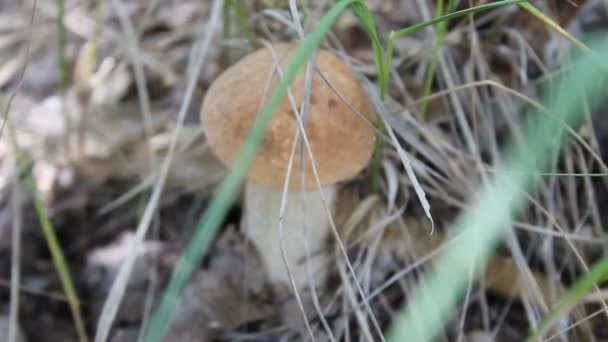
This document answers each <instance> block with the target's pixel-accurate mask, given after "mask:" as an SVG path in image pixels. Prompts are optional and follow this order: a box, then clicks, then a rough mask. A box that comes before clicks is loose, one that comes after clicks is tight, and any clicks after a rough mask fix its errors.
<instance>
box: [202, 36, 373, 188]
mask: <svg viewBox="0 0 608 342" xmlns="http://www.w3.org/2000/svg"><path fill="white" fill-rule="evenodd" d="M294 48H295V46H293V45H289V44H275V45H273V49H274V50H275V53H276V55H277V58H278V60H279V61H280V63H281V68H282V70H285V67H286V63H287V61H288V57H289V54H290V53H291V52H292V51H293V50H294ZM316 62H317V67H318V68H319V70H321V71H322V73H323V75H324V76H325V78H326V79H327V80H328V81H329V83H330V84H331V85H332V86H333V87H334V88H335V89H337V90H338V92H339V93H340V94H341V95H342V97H343V98H344V99H346V101H348V103H349V104H350V105H351V106H352V107H353V108H354V109H355V110H356V111H357V112H358V113H360V114H361V115H362V116H364V117H365V118H366V119H367V120H368V121H369V122H368V123H366V122H364V120H363V119H362V118H361V117H360V116H359V115H357V114H356V113H355V112H353V111H352V110H351V109H350V108H349V106H347V105H346V104H345V103H343V101H342V100H341V99H340V97H338V95H336V94H335V93H334V91H333V90H332V89H331V88H330V86H329V85H327V84H326V83H325V81H324V80H323V79H322V77H321V76H320V74H319V73H318V72H317V71H315V73H314V77H313V82H312V93H311V98H310V110H309V114H308V119H307V123H306V134H307V137H308V141H309V143H310V147H311V150H312V153H313V156H314V160H315V166H316V168H317V171H318V173H319V177H320V180H321V184H322V185H328V184H333V183H336V182H339V181H341V180H346V179H349V178H352V177H354V176H355V175H356V174H357V173H359V172H360V171H361V169H362V168H363V167H364V166H365V165H366V164H367V162H368V161H369V159H370V157H371V154H372V151H373V146H374V139H375V137H374V130H373V129H372V127H371V126H370V123H371V124H372V125H373V123H374V122H375V113H374V110H373V107H372V106H371V103H370V102H369V99H368V97H367V95H366V93H365V91H364V90H363V88H362V86H361V84H360V83H359V81H358V80H357V79H356V77H355V75H354V74H353V73H352V72H351V70H350V69H349V67H348V66H347V65H346V64H345V63H344V62H342V60H340V58H338V56H336V55H335V54H333V53H332V52H330V51H327V50H319V51H318V52H317V56H316ZM305 70H306V68H301V69H300V71H299V72H298V74H297V76H296V78H295V80H294V81H293V83H292V85H291V91H292V93H293V95H294V99H295V101H296V104H297V106H298V108H299V106H300V104H301V102H302V97H303V94H304V83H305V81H304V80H305V77H306V76H305V74H306V72H305ZM273 71H275V63H274V59H273V57H272V55H271V52H270V51H269V49H268V48H262V49H260V50H257V51H255V52H253V53H251V54H249V55H247V56H245V57H244V58H242V59H241V60H240V61H238V62H237V63H235V64H234V65H232V66H231V67H230V68H229V69H227V70H226V71H224V72H223V73H222V74H221V75H220V76H219V77H218V78H217V79H216V80H215V81H214V82H213V84H212V85H211V87H210V88H209V89H208V91H207V94H206V96H205V100H204V101H203V106H202V110H201V113H200V115H201V123H202V125H203V129H204V131H205V134H206V136H207V140H208V142H209V144H210V145H211V147H212V148H213V149H214V150H215V152H216V154H217V155H218V157H219V158H220V159H221V160H222V161H223V162H224V163H225V164H227V165H231V164H232V163H233V162H234V160H235V159H236V158H237V156H238V154H239V151H240V149H241V146H242V144H243V142H244V141H245V139H246V137H247V135H248V134H249V131H250V130H251V128H252V127H253V124H254V121H255V119H256V117H257V115H258V113H259V110H260V109H261V108H262V106H263V104H264V103H265V101H266V100H267V99H268V98H269V97H270V95H271V94H272V92H273V91H274V89H275V88H276V86H277V85H278V82H279V75H278V73H277V72H274V74H273V78H272V81H271V84H270V87H269V88H268V89H265V88H266V83H267V80H268V77H269V75H270V74H269V73H270V72H273ZM294 115H295V114H294V112H293V111H292V108H291V105H290V103H289V99H288V98H287V96H285V97H284V98H283V100H282V102H281V104H280V105H279V107H278V108H277V110H276V111H275V113H274V116H273V117H272V119H271V120H270V122H269V123H268V126H267V128H266V131H265V134H264V137H263V140H262V143H261V144H260V145H259V147H258V150H257V154H256V155H255V156H254V160H253V162H252V163H251V165H250V168H249V170H248V174H247V178H248V180H249V181H251V182H255V183H258V184H261V185H266V186H269V187H272V188H275V189H281V188H282V187H283V183H284V179H285V175H286V171H287V167H288V163H289V158H290V154H291V148H292V144H293V139H294V134H295V130H296V129H297V127H298V126H297V125H298V124H297V121H296V118H295V116H294ZM299 145H300V143H298V150H297V151H299V147H300V146H299ZM304 164H305V167H304V173H305V175H304V179H305V188H306V189H307V190H312V189H316V186H317V185H316V184H317V183H316V181H315V177H314V173H313V169H312V164H311V161H310V158H309V155H308V153H307V151H306V150H305V151H304ZM299 184H300V154H299V153H298V152H296V155H295V157H294V163H293V167H292V172H291V179H290V190H292V191H295V190H299V189H300V186H299Z"/></svg>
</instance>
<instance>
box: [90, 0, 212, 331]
mask: <svg viewBox="0 0 608 342" xmlns="http://www.w3.org/2000/svg"><path fill="white" fill-rule="evenodd" d="M222 6H223V1H222V0H216V1H215V2H214V3H213V7H212V10H211V15H210V19H209V23H208V25H206V26H205V27H204V28H203V30H204V31H203V32H205V34H204V35H203V36H204V38H203V42H202V44H200V45H199V44H196V47H198V48H199V49H200V50H199V51H200V52H199V53H195V54H192V56H196V61H194V62H193V64H192V65H193V68H192V69H193V70H195V71H196V72H193V73H190V78H189V79H188V84H187V88H186V94H185V95H184V100H183V101H182V104H181V107H180V109H179V112H178V119H177V124H176V129H175V132H174V133H173V135H172V136H171V142H170V144H169V151H168V152H167V156H166V157H165V160H164V161H163V163H162V165H161V169H160V172H158V173H157V174H158V179H157V182H156V184H155V185H154V188H153V191H152V195H151V196H150V200H149V201H148V203H147V205H146V208H145V210H144V213H143V215H142V218H141V220H140V221H139V224H138V225H137V230H136V234H135V240H134V243H133V246H131V250H130V251H129V254H128V255H127V257H126V258H125V260H124V261H123V263H122V265H121V267H120V269H119V271H118V274H117V276H116V278H115V279H114V283H113V284H112V287H111V288H110V292H109V294H108V297H107V298H106V302H105V303H104V307H103V309H102V312H101V315H100V317H99V320H98V323H97V333H96V335H95V342H106V341H107V340H108V337H109V335H110V329H111V328H112V324H113V322H114V318H115V317H116V313H117V311H118V308H119V306H120V303H121V301H122V297H123V296H124V293H125V290H126V286H127V284H128V282H129V277H130V275H131V270H132V269H133V265H134V263H135V258H136V256H137V255H138V253H139V250H140V248H141V245H142V242H143V240H144V238H145V236H146V235H147V232H148V229H149V227H150V223H151V221H152V218H153V217H154V212H155V210H156V208H157V206H158V202H159V200H160V195H161V193H162V191H163V189H164V186H165V181H166V178H167V174H168V173H169V169H170V167H171V162H172V160H173V154H174V152H175V148H176V146H177V141H178V136H179V134H180V133H181V129H182V126H183V123H184V120H185V118H186V113H187V108H188V107H189V105H190V101H191V99H192V95H193V93H194V88H195V85H196V81H197V77H196V76H195V75H198V74H199V73H198V70H200V69H201V67H202V65H203V62H204V60H205V57H206V55H207V52H208V50H209V49H208V47H209V45H210V44H211V39H212V38H213V36H214V34H215V31H216V29H217V26H218V22H219V17H220V16H221V11H222ZM155 324H156V325H158V324H161V325H162V324H164V325H166V324H168V321H166V320H165V321H163V322H158V321H154V320H152V321H151V325H155ZM148 328H150V325H149V326H148ZM144 341H147V340H146V339H144Z"/></svg>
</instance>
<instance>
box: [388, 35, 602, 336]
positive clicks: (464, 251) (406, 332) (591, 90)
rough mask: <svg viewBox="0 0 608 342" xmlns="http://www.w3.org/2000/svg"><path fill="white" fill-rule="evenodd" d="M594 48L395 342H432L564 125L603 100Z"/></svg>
mask: <svg viewBox="0 0 608 342" xmlns="http://www.w3.org/2000/svg"><path fill="white" fill-rule="evenodd" d="M592 46H594V47H597V51H598V54H597V55H596V54H590V53H587V54H583V55H582V57H579V58H576V59H575V60H576V62H575V64H574V68H573V69H572V70H569V71H568V74H567V75H565V77H564V78H562V81H564V80H567V83H568V85H569V86H567V87H564V86H563V85H562V86H561V87H559V88H557V93H556V94H555V95H556V96H554V97H552V99H553V100H554V101H553V103H551V105H550V109H551V113H553V116H554V117H555V118H556V119H557V120H543V116H542V115H541V114H540V113H535V114H536V115H534V116H531V117H530V118H531V121H530V123H529V124H528V125H526V127H525V128H526V129H525V131H524V132H525V135H524V137H526V141H527V142H528V144H527V145H526V149H525V150H522V149H521V148H517V147H516V146H515V145H510V147H509V149H508V150H507V154H506V159H505V167H506V168H507V169H516V170H522V171H525V172H522V173H518V174H497V175H496V177H495V179H494V180H493V181H492V182H489V183H488V184H487V185H485V186H484V187H483V188H482V189H481V191H480V192H479V194H478V196H477V198H476V200H475V202H474V203H473V204H472V206H471V207H470V210H467V211H466V212H465V213H464V214H463V215H462V216H461V217H460V218H459V219H458V220H457V221H456V223H455V227H454V231H455V232H456V233H460V234H463V235H464V239H459V241H458V243H455V244H454V245H451V246H450V247H449V249H448V250H447V251H446V252H445V253H444V254H443V255H442V256H441V257H440V258H439V259H438V260H437V262H436V263H435V265H434V268H433V269H432V270H431V271H429V273H427V274H426V275H425V276H424V277H423V279H422V280H421V282H420V285H419V286H418V288H417V289H416V291H414V293H413V296H412V297H411V298H410V299H409V301H408V306H407V307H406V308H405V309H404V310H403V312H401V313H400V314H399V316H397V318H396V320H395V322H394V323H393V326H392V328H391V331H390V335H389V339H390V340H391V341H403V340H405V339H413V340H415V341H430V340H432V339H433V337H434V336H436V335H437V333H438V332H439V331H440V329H441V328H442V326H443V325H444V324H445V323H446V322H448V321H449V320H450V318H451V314H452V312H453V310H454V309H455V307H456V305H457V302H458V301H459V298H460V296H461V293H462V291H463V289H464V286H465V283H466V281H467V278H468V269H469V267H471V265H475V266H478V267H479V266H481V265H482V264H483V260H485V259H487V256H488V255H489V253H490V251H491V250H492V248H493V246H495V245H496V244H497V242H498V240H499V239H500V238H501V236H502V235H503V234H504V231H505V228H506V226H507V224H508V223H509V222H510V220H511V216H512V215H513V214H515V213H516V212H517V211H518V209H520V208H521V207H522V205H523V204H524V203H525V198H524V196H523V194H524V192H525V191H524V190H526V189H529V188H530V187H531V186H533V185H535V181H538V177H535V176H533V174H534V173H535V172H536V171H537V169H539V168H544V166H545V165H546V164H547V162H548V158H549V157H550V156H551V155H552V153H548V152H550V151H551V150H552V149H554V148H556V147H559V146H560V145H561V141H556V137H559V138H560V139H561V138H563V136H564V134H561V133H562V130H563V127H562V126H561V124H560V123H559V122H567V123H569V124H571V125H572V126H574V127H576V126H577V125H578V123H580V122H581V119H582V118H581V114H580V110H578V109H579V108H580V104H581V102H582V101H583V99H584V100H588V101H589V103H590V104H595V103H596V102H597V100H598V99H599V97H600V96H599V94H598V90H599V88H598V87H597V79H598V72H601V71H604V69H603V67H605V66H604V65H602V64H601V63H602V61H601V59H600V58H599V57H602V58H604V60H605V58H607V57H608V39H605V38H604V39H603V40H602V41H601V44H598V45H596V44H592ZM577 52H578V51H577ZM578 55H581V53H578ZM573 85H574V87H573ZM573 89H576V90H577V91H573ZM546 94H547V93H546ZM558 142H559V143H560V144H557V143H558ZM473 241H474V242H475V243H472V242H473ZM602 274H603V273H602ZM596 279H600V278H593V280H594V281H595V282H597V280H596Z"/></svg>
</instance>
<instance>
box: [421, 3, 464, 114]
mask: <svg viewBox="0 0 608 342" xmlns="http://www.w3.org/2000/svg"><path fill="white" fill-rule="evenodd" d="M455 6H456V1H455V0H449V3H448V5H447V8H446V9H445V11H444V9H443V1H441V2H438V4H437V15H436V16H437V17H440V16H442V15H443V13H444V12H445V13H450V12H452V11H453V10H454V7H455ZM448 22H449V20H446V21H442V22H440V23H439V24H437V29H436V31H435V32H436V34H435V46H433V53H432V56H431V63H430V64H429V68H428V69H427V72H426V76H425V79H424V88H423V89H424V91H423V93H422V94H423V97H427V96H429V95H430V94H431V88H432V86H433V80H434V79H435V73H436V71H437V64H438V63H439V51H440V50H441V47H442V46H443V40H444V38H445V33H446V31H447V28H448ZM428 103H429V102H428V101H422V103H421V105H420V117H421V118H424V117H425V116H426V111H427V107H428Z"/></svg>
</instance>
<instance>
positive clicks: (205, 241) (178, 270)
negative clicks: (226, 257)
mask: <svg viewBox="0 0 608 342" xmlns="http://www.w3.org/2000/svg"><path fill="white" fill-rule="evenodd" d="M353 2H354V0H342V1H339V2H338V3H336V4H335V5H334V6H333V7H332V8H331V9H330V10H329V11H328V12H327V14H326V15H325V16H324V17H323V18H322V19H321V21H320V22H319V24H318V25H317V26H316V28H315V30H314V31H312V32H311V33H310V34H309V35H308V37H306V39H304V40H302V42H301V43H300V44H299V46H298V47H297V49H296V50H295V51H294V53H293V55H292V56H291V57H290V59H289V63H288V65H287V68H286V69H285V73H284V78H283V79H281V81H280V83H279V86H278V87H277V88H276V90H275V91H274V92H273V93H272V95H271V97H270V98H269V100H268V101H267V102H266V104H265V105H264V108H263V110H262V112H261V113H260V115H259V116H258V118H257V119H256V121H255V124H254V126H253V128H252V129H251V131H250V133H249V135H248V137H247V139H246V140H245V143H244V145H243V147H242V148H241V151H240V153H239V156H238V158H237V159H236V160H235V162H234V164H233V167H232V168H231V169H230V171H229V172H228V174H227V176H226V178H225V179H224V181H223V182H222V183H221V184H220V186H219V188H218V190H217V193H216V194H215V196H214V197H213V199H212V201H211V203H210V204H209V206H208V208H207V210H206V211H205V213H204V214H203V216H202V217H201V219H200V220H199V223H198V225H197V228H196V231H195V233H194V236H193V237H192V240H191V241H190V243H189V244H188V246H187V248H186V250H185V252H184V253H183V254H182V257H181V258H180V259H179V261H178V263H177V265H176V267H175V269H174V272H173V275H172V277H171V280H170V281H169V284H168V286H167V288H166V290H165V293H164V294H163V296H162V299H161V302H160V305H159V306H158V308H157V310H156V312H155V313H154V315H153V317H152V320H151V323H150V325H148V328H147V331H146V335H145V339H144V341H146V342H156V341H161V340H162V338H163V337H164V336H165V334H166V332H167V329H168V324H169V321H170V317H171V313H172V312H173V309H174V308H175V306H176V305H177V303H178V300H179V296H180V294H181V291H182V290H183V288H184V286H185V284H186V282H187V280H188V279H189V278H190V275H191V274H192V271H193V270H194V267H195V266H196V264H197V263H198V262H199V261H200V259H201V258H202V256H203V254H204V253H206V251H207V250H208V248H209V245H210V244H211V241H212V240H213V238H214V237H215V235H216V233H217V231H218V229H219V226H220V224H221V222H222V220H223V217H224V216H225V214H226V212H227V210H228V208H229V206H230V204H231V203H232V200H233V198H234V195H235V192H236V190H237V188H238V187H239V185H240V184H241V182H242V180H243V178H244V176H245V172H246V170H247V166H248V165H249V163H250V162H251V160H252V159H253V156H254V154H255V151H256V149H257V146H258V144H259V143H260V141H261V138H262V135H263V133H264V130H265V127H266V125H267V123H268V121H269V120H270V118H271V117H272V113H273V112H274V111H275V110H276V108H277V106H278V105H279V103H280V102H281V100H282V99H283V96H285V93H286V91H287V87H288V86H289V84H291V82H292V81H293V79H294V78H295V75H296V73H297V72H298V70H299V69H300V67H301V66H302V65H303V64H304V63H306V61H307V60H308V58H309V57H310V56H311V55H312V53H313V52H314V51H315V50H316V48H317V46H318V45H319V44H320V42H321V39H322V38H323V36H324V35H325V33H326V32H327V31H328V30H329V29H330V27H331V25H333V23H334V22H335V21H336V19H337V18H338V16H339V15H340V13H342V11H344V10H345V9H346V8H347V7H348V6H349V5H350V4H352V3H353Z"/></svg>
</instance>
